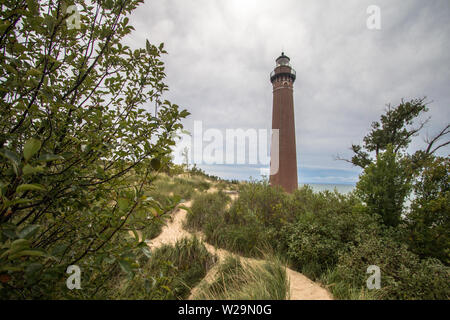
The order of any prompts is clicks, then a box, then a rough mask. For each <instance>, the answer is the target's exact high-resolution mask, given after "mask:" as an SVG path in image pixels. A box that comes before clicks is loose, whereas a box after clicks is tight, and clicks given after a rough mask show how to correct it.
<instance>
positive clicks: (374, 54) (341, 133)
mask: <svg viewBox="0 0 450 320" xmlns="http://www.w3.org/2000/svg"><path fill="white" fill-rule="evenodd" d="M371 4H375V5H378V6H380V7H381V18H382V29H381V30H379V31H378V30H368V29H367V28H366V19H367V17H368V15H367V13H366V9H367V7H368V6H369V5H371ZM449 16H450V2H449V1H448V0H441V1H439V0H436V1H422V0H414V1H413V0H409V1H405V0H401V1H400V0H398V1H392V0H383V1H381V0H377V1H373V0H370V1H365V0H348V1H335V0H323V1H317V0H308V1H298V0H287V1H276V2H275V1H262V0H220V1H211V0H196V1H183V0H153V1H147V2H146V3H145V4H144V5H142V6H141V7H139V8H138V9H137V10H136V12H135V13H133V15H132V17H131V19H130V21H131V23H132V24H133V25H134V27H135V29H136V32H135V33H134V34H133V35H132V36H131V37H129V39H128V42H129V44H130V45H131V46H133V47H142V46H144V44H145V39H146V38H148V39H149V40H150V41H151V42H153V43H159V42H164V43H165V45H166V49H167V50H168V52H169V55H167V56H165V57H164V61H165V63H166V72H167V79H166V83H167V84H168V85H169V87H170V92H168V94H167V98H168V99H169V100H171V101H173V102H175V103H177V104H179V105H181V106H182V107H184V108H187V109H188V110H189V111H190V112H191V113H192V115H191V117H190V118H189V119H187V120H186V121H185V126H186V128H187V129H188V130H189V129H192V126H193V121H194V120H203V121H204V126H205V127H207V128H208V127H209V128H219V129H225V128H240V127H241V128H270V126H271V109H272V91H271V84H270V82H269V73H270V72H271V70H272V69H273V67H274V59H275V58H276V57H277V56H278V55H279V54H280V52H281V50H284V51H285V52H286V53H287V54H288V55H289V56H290V57H291V63H292V64H293V66H294V68H295V69H296V70H297V81H296V84H295V96H294V99H295V108H296V109H295V112H296V130H297V150H298V160H299V166H300V170H302V168H304V170H307V169H308V168H310V167H315V168H318V167H319V168H320V167H322V168H324V170H325V169H327V170H328V169H330V168H334V169H336V170H347V171H348V170H353V172H354V176H355V177H356V176H357V174H358V172H359V171H358V170H356V169H355V168H352V167H351V166H349V165H348V164H347V163H344V162H339V161H335V160H334V159H333V157H334V156H335V155H336V154H337V153H340V154H342V155H344V156H349V155H350V152H349V151H348V147H349V146H350V145H351V144H352V143H360V142H361V140H362V137H363V136H364V135H365V134H366V133H367V131H368V129H369V126H370V123H371V122H372V121H374V120H377V119H378V118H379V115H380V114H381V112H382V111H383V109H384V107H385V104H386V103H392V104H397V103H398V102H399V101H400V99H401V98H405V99H410V98H415V97H421V96H425V95H426V96H428V97H429V99H430V100H432V101H433V103H432V104H431V105H430V108H431V110H430V112H429V116H432V120H431V122H430V123H429V125H428V127H427V129H426V130H427V131H425V132H429V134H433V133H435V132H437V131H438V130H439V128H441V127H442V126H443V125H444V124H445V123H447V122H448V121H449V119H450V93H449V90H448V87H449V84H450V44H449V39H450V38H449V35H450V20H449V19H448V17H449ZM151 110H153V109H152V108H151ZM425 132H424V133H425ZM421 144H423V141H422V140H421V139H420V138H418V139H417V140H416V141H415V142H414V143H413V145H412V148H417V147H419V146H420V145H421ZM449 150H450V148H447V149H443V150H442V151H441V152H442V154H446V155H447V154H448V153H449ZM210 169H211V172H213V173H214V168H210ZM221 170H222V169H221ZM230 170H232V169H230ZM236 170H237V169H236ZM219 171H220V170H219V169H217V172H219ZM241 171H242V170H241ZM220 172H222V171H220ZM236 172H237V171H236ZM231 175H232V173H231ZM239 175H241V172H240V173H239ZM327 176H329V177H332V178H333V175H327ZM333 179H334V178H333ZM346 179H347V180H348V179H349V177H348V176H345V177H342V179H334V180H333V181H338V180H339V181H340V180H346ZM333 181H332V180H327V182H333Z"/></svg>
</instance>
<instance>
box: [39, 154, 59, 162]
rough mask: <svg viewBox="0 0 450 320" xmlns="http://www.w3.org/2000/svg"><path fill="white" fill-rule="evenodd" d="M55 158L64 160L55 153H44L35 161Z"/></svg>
mask: <svg viewBox="0 0 450 320" xmlns="http://www.w3.org/2000/svg"><path fill="white" fill-rule="evenodd" d="M55 160H64V158H63V157H62V156H58V155H55V154H50V153H46V154H43V155H41V156H40V157H39V158H38V159H37V161H39V162H49V161H55Z"/></svg>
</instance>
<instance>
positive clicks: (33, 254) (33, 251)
mask: <svg viewBox="0 0 450 320" xmlns="http://www.w3.org/2000/svg"><path fill="white" fill-rule="evenodd" d="M45 255H46V254H45V252H43V251H41V250H37V249H30V250H22V251H20V252H18V253H16V254H14V255H11V256H9V257H8V259H9V260H14V259H17V258H20V257H25V256H28V257H44V256H45Z"/></svg>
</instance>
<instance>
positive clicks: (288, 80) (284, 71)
mask: <svg viewBox="0 0 450 320" xmlns="http://www.w3.org/2000/svg"><path fill="white" fill-rule="evenodd" d="M289 61H290V59H289V57H287V56H285V55H284V52H283V53H282V54H281V56H280V57H278V59H277V60H276V67H275V70H274V71H272V73H271V74H270V81H271V82H272V85H273V112H272V129H278V130H279V131H278V133H279V134H278V139H277V135H276V134H275V133H274V134H273V136H272V146H271V150H270V152H271V158H270V165H271V169H270V184H271V185H273V186H276V185H277V186H281V187H283V189H284V190H285V191H287V192H289V193H292V192H293V191H294V190H296V189H298V180H297V152H296V147H295V121H294V82H295V78H296V72H295V70H294V69H293V68H292V67H291V65H290V63H289ZM273 132H276V130H274V131H273ZM277 143H278V144H277Z"/></svg>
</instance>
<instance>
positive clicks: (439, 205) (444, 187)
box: [406, 157, 450, 265]
mask: <svg viewBox="0 0 450 320" xmlns="http://www.w3.org/2000/svg"><path fill="white" fill-rule="evenodd" d="M449 172H450V160H449V159H448V158H441V157H434V158H430V159H429V160H428V162H427V164H426V165H424V166H423V170H422V172H421V173H420V174H419V179H418V181H417V182H416V183H415V184H414V195H415V197H414V200H413V201H412V203H411V210H410V212H409V213H408V215H407V219H406V224H407V227H406V229H407V237H406V238H407V239H406V241H407V243H408V244H409V247H410V249H411V250H412V251H413V252H415V253H417V254H418V255H419V256H420V257H421V258H425V257H433V258H437V259H440V260H441V261H442V262H443V263H445V264H446V265H449V264H450V234H449V230H450V178H449Z"/></svg>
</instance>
